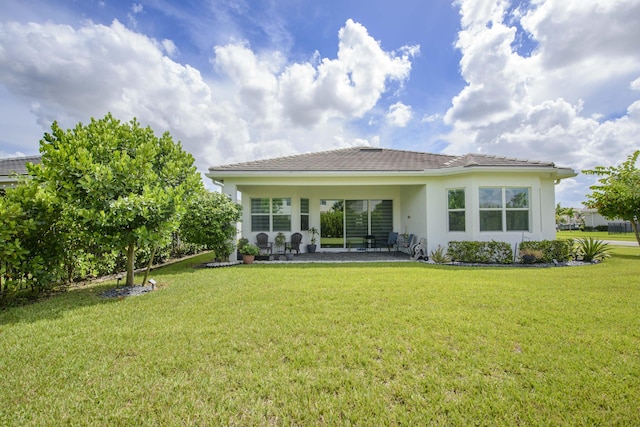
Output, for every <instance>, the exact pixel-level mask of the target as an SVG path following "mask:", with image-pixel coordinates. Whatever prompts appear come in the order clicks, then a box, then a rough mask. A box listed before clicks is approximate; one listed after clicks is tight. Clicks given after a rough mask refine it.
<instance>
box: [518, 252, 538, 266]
mask: <svg viewBox="0 0 640 427" xmlns="http://www.w3.org/2000/svg"><path fill="white" fill-rule="evenodd" d="M518 255H519V256H520V262H522V263H523V264H535V263H537V262H543V253H542V251H541V250H539V249H521V250H520V252H519V254H518Z"/></svg>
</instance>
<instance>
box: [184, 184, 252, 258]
mask: <svg viewBox="0 0 640 427" xmlns="http://www.w3.org/2000/svg"><path fill="white" fill-rule="evenodd" d="M241 217H242V207H241V206H240V205H239V204H237V203H234V202H232V201H231V198H230V197H229V196H227V195H226V194H221V193H215V192H202V193H200V194H198V196H196V197H194V198H193V199H192V200H191V201H190V203H189V207H188V209H187V212H186V213H185V215H184V216H183V218H182V222H181V224H180V231H181V233H182V237H183V239H184V240H186V241H187V242H190V243H195V244H198V245H204V246H206V247H207V249H211V250H213V252H214V253H215V257H216V259H217V260H220V261H225V260H228V259H229V254H231V251H233V247H234V241H235V237H236V233H237V230H236V224H237V222H238V221H240V219H241Z"/></svg>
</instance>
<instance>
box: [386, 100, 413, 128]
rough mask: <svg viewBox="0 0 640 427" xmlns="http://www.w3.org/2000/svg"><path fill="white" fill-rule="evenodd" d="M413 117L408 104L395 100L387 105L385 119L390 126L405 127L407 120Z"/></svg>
mask: <svg viewBox="0 0 640 427" xmlns="http://www.w3.org/2000/svg"><path fill="white" fill-rule="evenodd" d="M412 118H413V111H412V110H411V106H410V105H405V104H403V103H402V102H396V103H395V104H393V105H392V106H390V107H389V111H388V112H387V121H388V122H389V123H390V124H391V125H392V126H397V127H401V128H403V127H405V126H407V124H408V123H409V121H410V120H411V119H412Z"/></svg>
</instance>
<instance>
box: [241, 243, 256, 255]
mask: <svg viewBox="0 0 640 427" xmlns="http://www.w3.org/2000/svg"><path fill="white" fill-rule="evenodd" d="M240 253H241V254H242V255H258V254H259V253H260V248H258V247H257V246H256V245H254V244H252V243H248V244H246V245H244V246H243V247H242V248H240Z"/></svg>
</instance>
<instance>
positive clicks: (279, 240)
mask: <svg viewBox="0 0 640 427" xmlns="http://www.w3.org/2000/svg"><path fill="white" fill-rule="evenodd" d="M286 243H287V236H285V235H284V233H283V232H279V233H278V234H276V238H275V239H274V240H273V246H275V248H276V250H278V251H280V252H282V251H284V245H285V244H286Z"/></svg>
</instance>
